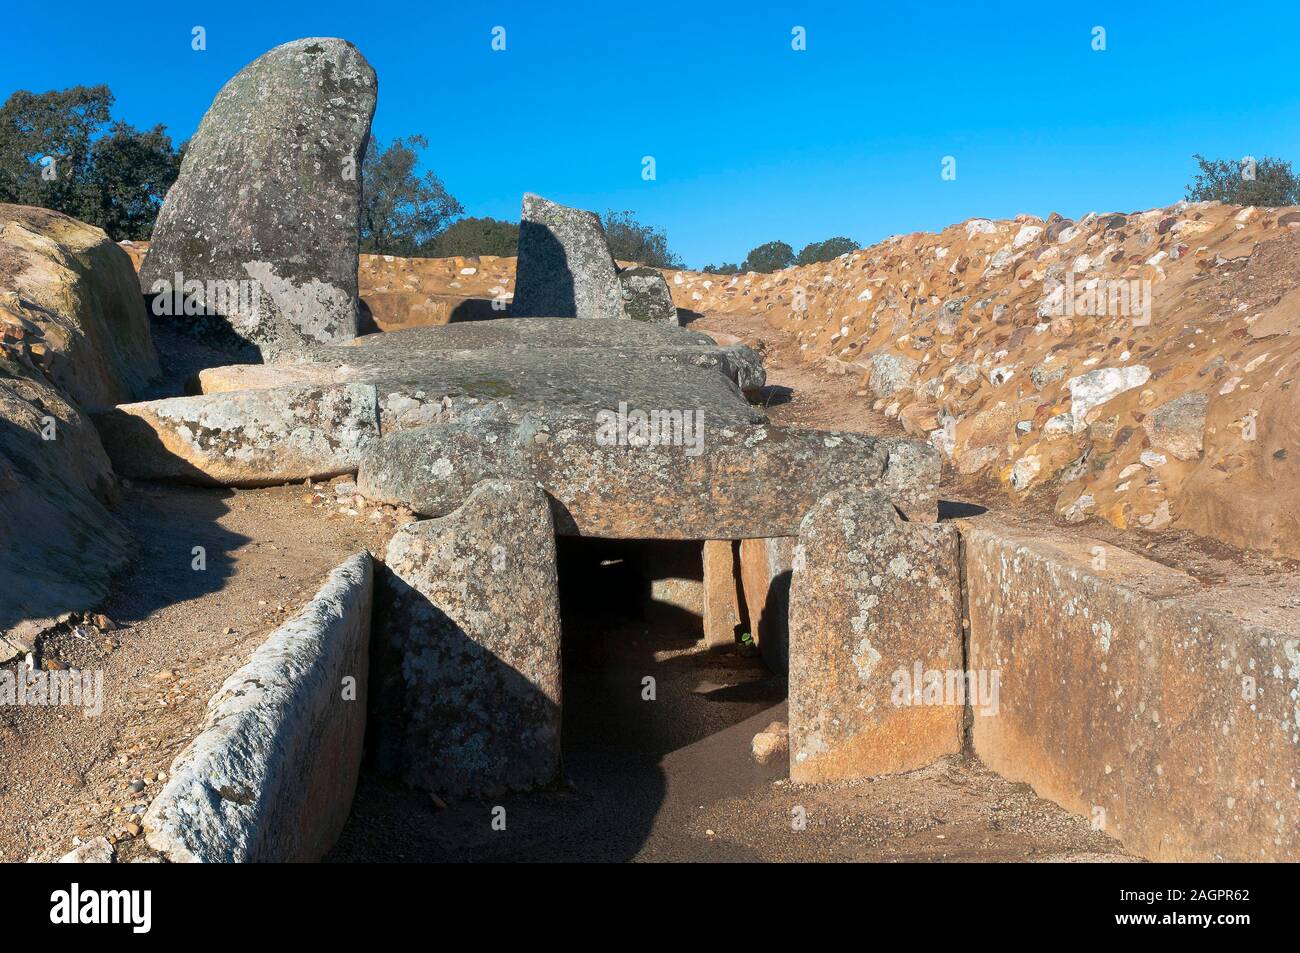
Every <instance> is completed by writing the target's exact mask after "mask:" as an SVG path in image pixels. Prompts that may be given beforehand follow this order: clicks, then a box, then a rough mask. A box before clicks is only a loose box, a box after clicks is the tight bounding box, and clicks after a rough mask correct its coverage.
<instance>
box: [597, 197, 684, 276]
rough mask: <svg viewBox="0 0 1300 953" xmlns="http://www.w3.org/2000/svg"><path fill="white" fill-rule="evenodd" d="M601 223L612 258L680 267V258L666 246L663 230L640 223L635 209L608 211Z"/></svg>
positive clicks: (666, 237)
mask: <svg viewBox="0 0 1300 953" xmlns="http://www.w3.org/2000/svg"><path fill="white" fill-rule="evenodd" d="M603 224H604V226H605V238H606V240H607V241H608V242H609V250H610V253H611V254H612V255H613V256H614V258H615V260H617V261H634V262H636V263H637V264H638V265H648V266H649V267H651V268H681V267H682V260H681V259H680V258H678V257H677V255H676V254H674V253H673V250H672V249H671V248H669V247H668V235H667V234H666V233H665V232H664V230H663V229H662V228H655V227H654V226H652V225H643V224H641V223H640V222H639V221H637V219H636V213H635V212H626V211H625V212H615V211H613V210H610V211H607V212H606V213H605V217H604V221H603Z"/></svg>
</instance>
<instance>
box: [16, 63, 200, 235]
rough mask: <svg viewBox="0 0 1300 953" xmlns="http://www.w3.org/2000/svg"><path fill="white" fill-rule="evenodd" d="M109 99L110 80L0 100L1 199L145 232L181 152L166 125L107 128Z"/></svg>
mask: <svg viewBox="0 0 1300 953" xmlns="http://www.w3.org/2000/svg"><path fill="white" fill-rule="evenodd" d="M112 106H113V94H112V92H111V91H110V90H109V88H108V87H107V86H74V87H72V88H71V89H64V90H54V91H51V92H47V93H32V92H29V91H27V90H18V91H17V92H15V93H14V94H13V95H11V96H10V97H9V98H8V99H7V100H6V101H5V102H4V105H0V201H3V202H14V203H18V204H21V205H38V206H41V207H43V208H49V209H54V210H55V211H58V212H63V213H64V214H65V215H71V216H73V217H74V218H79V219H81V220H82V221H84V222H88V223H90V224H91V225H98V226H99V227H100V228H102V229H104V231H106V232H108V234H109V235H110V236H111V237H113V238H114V239H118V240H121V239H124V238H133V239H138V238H148V237H149V233H150V232H151V231H152V229H153V222H154V219H155V218H157V216H158V210H159V209H160V208H161V207H162V203H163V199H164V198H166V195H167V190H168V189H169V188H170V187H171V184H172V183H173V182H175V181H176V175H177V173H178V172H179V171H180V160H181V151H180V150H178V149H175V148H173V146H172V141H171V138H170V137H169V136H168V135H167V131H166V128H165V127H163V126H155V127H154V128H153V129H150V130H148V131H147V132H140V131H139V130H137V129H135V128H134V127H133V126H130V125H128V124H127V123H125V122H121V121H118V122H115V123H113V124H112V126H110V127H109V128H108V130H107V131H104V130H103V128H102V127H103V126H104V125H105V124H106V123H108V121H109V113H110V110H111V109H112Z"/></svg>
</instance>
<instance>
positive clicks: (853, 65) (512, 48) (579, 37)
mask: <svg viewBox="0 0 1300 953" xmlns="http://www.w3.org/2000/svg"><path fill="white" fill-rule="evenodd" d="M5 19H6V21H7V22H6V29H5V31H4V33H3V34H0V96H7V95H8V94H9V93H10V92H11V91H13V90H14V89H18V88H26V89H32V90H37V91H40V90H46V89H52V88H62V87H66V86H71V85H76V84H78V83H84V84H93V83H107V84H108V85H109V86H110V87H111V88H112V89H113V92H114V93H115V95H116V96H117V105H116V107H115V115H116V116H118V117H121V118H124V119H126V120H128V121H129V122H132V123H134V124H135V125H137V126H149V125H152V124H154V123H156V122H162V123H165V124H166V125H167V126H168V128H169V130H170V131H171V132H172V134H173V135H174V136H175V137H176V138H177V139H178V140H179V139H184V138H187V137H188V136H189V135H191V134H192V133H193V131H194V129H195V127H196V126H197V124H198V121H199V119H200V118H201V117H202V115H203V113H204V111H205V110H206V108H207V106H208V104H209V103H210V102H211V100H212V97H213V96H214V95H215V93H216V92H217V90H218V89H220V87H221V85H222V84H223V83H224V82H225V81H226V80H227V79H228V78H229V77H230V76H231V75H233V74H234V73H235V72H237V71H238V70H239V69H240V68H241V67H242V66H243V65H245V64H246V63H247V62H248V61H250V60H252V59H254V58H255V57H256V56H258V55H259V54H260V53H262V52H264V51H265V50H267V49H269V48H271V47H272V46H275V45H277V44H279V43H282V42H284V41H287V40H290V39H295V38H297V37H301V36H313V35H314V36H341V37H345V38H347V39H349V40H351V41H353V42H354V43H356V44H357V46H358V47H359V48H360V49H361V51H362V52H363V53H364V54H365V55H366V57H367V58H368V59H369V60H370V62H371V63H372V64H373V65H374V67H375V69H376V71H377V72H378V74H379V90H380V92H379V107H378V112H377V114H376V117H375V127H374V131H375V134H376V135H378V136H379V137H380V138H381V139H382V140H388V139H390V138H392V137H394V136H401V135H407V134H409V133H415V132H419V133H423V134H425V135H426V136H427V137H428V138H429V141H430V148H429V150H428V152H427V154H426V157H427V161H428V165H429V166H430V167H432V168H433V169H435V170H436V171H437V173H438V174H439V175H440V176H441V177H442V178H443V180H444V182H445V183H446V184H447V186H448V188H449V189H450V190H451V191H452V193H453V194H454V195H456V197H457V198H459V199H460V201H461V202H462V204H464V205H465V207H466V209H467V211H468V212H469V213H470V214H474V215H493V216H497V217H503V218H517V217H518V213H519V199H520V196H521V194H522V193H523V192H524V191H534V192H540V193H541V194H543V195H546V196H547V197H549V198H553V199H555V200H557V201H561V202H564V203H566V204H571V205H578V206H582V207H585V208H591V209H596V210H604V209H607V208H613V209H632V210H634V211H636V212H637V214H638V217H639V218H640V219H641V220H642V221H646V222H650V223H653V224H656V225H659V226H661V227H663V228H665V229H666V230H667V232H668V236H669V239H670V242H671V244H672V246H673V247H674V249H675V250H677V251H678V252H679V253H680V254H681V255H682V256H683V257H684V258H685V260H686V262H687V263H688V264H689V265H692V266H699V265H702V264H704V263H706V262H708V261H721V260H724V259H725V260H728V261H739V260H740V259H742V258H743V257H744V255H745V253H746V251H748V249H750V248H751V247H753V246H754V245H757V244H759V243H761V242H764V241H768V240H771V239H777V238H779V239H782V240H784V241H787V242H789V243H790V244H791V245H793V246H794V248H795V250H796V251H797V250H798V249H799V248H800V247H801V246H802V245H803V244H805V243H807V242H810V241H815V240H820V239H823V238H827V237H830V236H832V235H841V234H843V235H848V236H849V237H851V238H854V239H856V240H858V241H859V242H861V243H863V244H867V243H870V242H874V241H877V240H879V239H881V238H883V237H885V236H887V235H890V234H893V233H896V232H910V231H916V230H920V229H936V228H941V227H943V226H944V225H946V224H949V223H951V222H955V221H960V220H961V219H964V218H969V217H972V216H976V215H980V216H989V217H1004V216H1011V215H1014V214H1016V213H1018V212H1029V213H1034V214H1038V215H1046V214H1047V213H1048V212H1051V211H1059V212H1061V213H1063V214H1066V215H1071V216H1074V215H1079V214H1082V213H1083V212H1086V211H1088V210H1090V209H1096V210H1099V211H1101V210H1120V211H1129V210H1134V209H1138V208H1149V207H1152V206H1155V205H1161V204H1167V203H1169V202H1173V201H1176V200H1177V199H1179V198H1181V197H1182V195H1183V186H1184V184H1185V183H1186V182H1187V181H1188V180H1189V179H1190V178H1191V176H1192V173H1193V170H1194V162H1193V160H1192V158H1191V155H1192V153H1194V152H1202V153H1204V154H1207V155H1211V156H1224V157H1230V156H1231V157H1239V156H1242V155H1245V154H1252V155H1255V156H1263V155H1277V156H1282V157H1284V158H1288V159H1291V160H1292V161H1295V162H1298V163H1300V70H1298V69H1297V63H1298V62H1300V58H1298V57H1297V55H1296V53H1295V37H1296V36H1297V35H1298V34H1300V4H1298V3H1295V2H1294V0H1286V2H1260V3H1255V4H1241V5H1237V4H1231V3H1224V2H1222V0H1220V2H1217V3H1202V2H1198V0H1194V2H1182V3H1177V4H1170V3H1160V4H1156V3H1146V2H1134V0H1129V2H1126V3H1112V2H1105V3H1084V2H1066V3H1042V2H1041V0H1039V2H1035V3H999V2H982V0H966V2H949V0H929V2H926V3H908V4H898V3H877V2H870V0H859V2H856V3H843V4H838V3H791V2H786V3H781V2H766V0H755V2H751V3H747V4H742V3H736V4H718V3H712V4H706V3H699V2H696V3H678V2H672V0H666V2H662V3H652V4H635V3H633V4H609V3H591V4H585V3H584V4H577V3H571V4H558V3H541V2H536V0H534V2H529V3H517V2H513V3H491V2H484V0H476V2H474V3H471V4H465V3H456V4H445V3H437V2H434V3H407V4H374V3H372V4H358V3H356V2H347V3H343V2H338V0H315V2H312V3H299V2H285V3H274V4H272V3H262V4H251V3H249V4H245V3H238V2H208V3H184V2H181V3H153V2H150V0H137V2H135V3H132V4H129V5H127V6H123V5H121V4H104V3H102V2H95V3H86V2H82V0H65V2H62V3H60V4H58V5H56V6H53V7H51V6H49V5H48V4H40V3H23V4H13V5H10V7H9V8H8V9H7V11H6V14H5ZM195 25H201V26H203V27H204V28H205V29H206V31H207V50H205V51H203V52H195V51H193V50H192V49H191V48H190V38H191V29H192V27H194V26H195ZM497 25H500V26H504V27H505V28H506V43H507V49H506V51H505V52H501V53H497V52H493V51H492V50H491V48H490V41H491V30H492V28H493V27H494V26H497ZM796 25H798V26H803V27H805V28H806V31H807V49H806V50H805V51H802V52H796V51H794V50H792V49H791V42H790V41H791V29H792V28H793V27H794V26H796ZM1094 26H1102V27H1104V28H1105V29H1106V46H1107V48H1106V50H1105V51H1104V52H1095V51H1093V49H1092V48H1091V42H1092V30H1093V27H1094ZM646 155H652V156H654V157H655V161H656V166H657V169H656V171H657V178H656V179H655V180H654V181H645V180H643V179H642V177H641V159H642V157H643V156H646ZM944 156H953V157H955V159H956V171H957V177H956V179H955V180H953V181H944V180H943V179H942V178H941V176H940V171H941V163H942V160H943V157H944Z"/></svg>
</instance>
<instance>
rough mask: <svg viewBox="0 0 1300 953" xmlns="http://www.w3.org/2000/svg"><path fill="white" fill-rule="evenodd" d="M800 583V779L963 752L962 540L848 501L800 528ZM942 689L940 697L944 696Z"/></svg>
mask: <svg viewBox="0 0 1300 953" xmlns="http://www.w3.org/2000/svg"><path fill="white" fill-rule="evenodd" d="M792 562H793V570H794V571H793V576H792V578H791V582H790V660H789V664H790V676H789V682H790V779H791V780H793V781H802V782H819V781H833V780H838V779H844V778H864V777H874V776H876V775H881V774H894V773H899V772H903V771H910V770H912V769H914V768H920V767H924V766H925V765H927V764H930V763H932V762H934V761H936V760H938V759H939V758H941V757H943V756H944V755H949V754H955V753H957V752H958V751H960V750H961V741H962V721H963V717H964V703H965V697H966V696H965V695H962V696H961V697H956V696H955V694H954V695H950V694H948V693H947V692H946V689H947V688H948V687H949V686H950V685H951V686H952V687H953V688H956V686H958V685H964V680H963V673H962V627H961V585H960V579H959V570H958V558H957V533H956V530H955V529H954V528H953V527H951V526H946V525H940V524H937V523H907V522H903V521H902V520H900V519H899V518H898V515H897V513H895V512H894V507H893V506H892V505H891V503H890V501H889V500H888V499H887V498H886V497H885V496H884V495H882V494H880V493H866V494H860V493H853V492H845V491H842V490H841V491H838V492H835V493H832V494H830V495H828V496H826V497H824V498H823V499H822V500H820V501H819V502H818V503H817V504H816V506H815V507H813V508H812V509H811V511H810V512H809V513H808V515H807V517H806V518H805V519H804V521H803V525H802V526H801V527H800V529H799V542H798V544H797V547H796V550H795V553H794V557H793V560H792ZM936 683H937V686H938V688H937V691H936V690H935V688H934V685H935V684H936Z"/></svg>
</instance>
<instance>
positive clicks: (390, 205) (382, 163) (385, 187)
mask: <svg viewBox="0 0 1300 953" xmlns="http://www.w3.org/2000/svg"><path fill="white" fill-rule="evenodd" d="M428 146H429V142H428V140H427V139H425V138H424V136H408V137H406V138H405V139H394V140H393V141H392V142H391V143H390V144H389V145H388V147H387V148H382V147H381V146H380V145H379V143H378V142H377V141H376V140H375V139H374V138H372V139H371V140H370V143H369V145H368V146H367V147H366V156H365V161H364V162H363V163H362V167H361V180H362V204H361V250H362V251H363V252H368V253H370V254H382V255H402V256H407V257H409V256H413V255H417V254H419V252H420V249H421V248H423V247H425V246H427V245H428V244H429V243H430V242H431V241H432V240H433V239H434V238H435V237H436V236H437V235H438V234H439V233H440V232H441V231H442V230H443V229H444V228H446V227H447V225H448V223H450V222H451V220H452V219H454V218H455V217H456V216H457V215H460V214H461V213H463V212H464V211H465V210H464V209H463V208H461V205H460V203H459V202H457V201H456V199H455V198H454V197H453V196H452V195H451V193H450V192H448V191H447V188H446V186H444V185H443V184H442V180H441V179H439V178H438V177H437V176H436V175H434V173H433V172H426V173H425V174H424V175H423V176H421V175H419V174H418V172H417V170H416V166H417V165H418V164H419V159H420V155H419V153H420V150H423V149H426V148H428Z"/></svg>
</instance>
